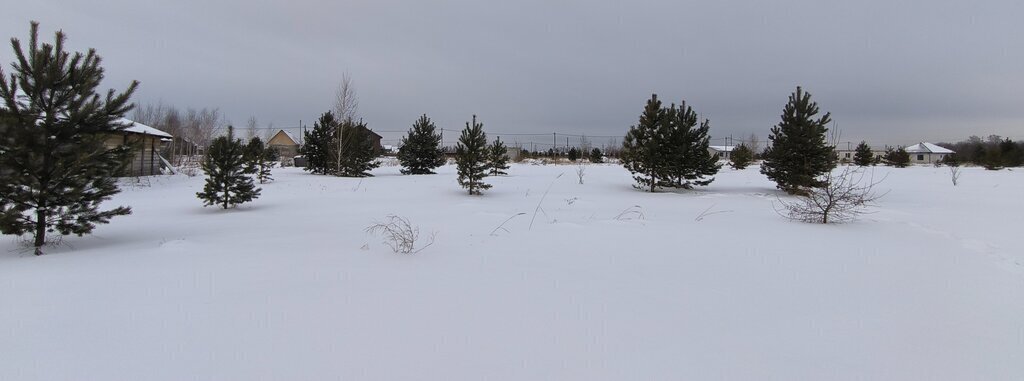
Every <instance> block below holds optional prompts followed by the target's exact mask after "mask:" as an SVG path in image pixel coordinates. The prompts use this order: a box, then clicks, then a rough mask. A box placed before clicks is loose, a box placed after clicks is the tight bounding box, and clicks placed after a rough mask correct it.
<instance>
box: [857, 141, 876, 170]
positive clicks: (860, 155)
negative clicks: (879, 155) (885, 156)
mask: <svg viewBox="0 0 1024 381" xmlns="http://www.w3.org/2000/svg"><path fill="white" fill-rule="evenodd" d="M874 160H875V154H874V153H872V152H871V146H869V145H868V142H865V141H861V142H860V144H858V145H857V149H856V151H855V153H854V154H853V163H854V164H856V165H859V166H861V167H866V166H869V165H872V164H873V162H874Z"/></svg>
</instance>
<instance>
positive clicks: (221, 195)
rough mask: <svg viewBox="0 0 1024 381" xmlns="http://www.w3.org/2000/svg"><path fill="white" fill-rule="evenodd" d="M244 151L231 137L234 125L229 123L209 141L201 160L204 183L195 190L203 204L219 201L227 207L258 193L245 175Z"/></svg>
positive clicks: (253, 197) (251, 198) (256, 195)
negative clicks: (226, 132) (226, 127)
mask: <svg viewBox="0 0 1024 381" xmlns="http://www.w3.org/2000/svg"><path fill="white" fill-rule="evenodd" d="M245 154H246V146H245V145H243V144H242V141H241V140H240V139H235V131H234V128H232V127H230V126H229V127H228V135H227V136H221V137H218V138H216V139H214V140H213V143H210V147H209V148H207V149H206V156H205V157H204V158H203V162H202V168H203V172H205V173H206V176H207V177H206V185H205V186H203V191H202V192H198V193H196V196H197V197H199V199H201V200H203V204H204V206H210V205H219V206H220V207H222V208H224V209H227V208H230V207H232V206H235V205H238V204H241V203H244V202H249V201H252V200H254V199H256V198H257V197H259V195H260V189H259V188H256V185H255V184H253V181H252V178H251V177H249V176H248V173H249V172H248V170H247V169H246V167H247V165H246V164H247V163H246V157H245Z"/></svg>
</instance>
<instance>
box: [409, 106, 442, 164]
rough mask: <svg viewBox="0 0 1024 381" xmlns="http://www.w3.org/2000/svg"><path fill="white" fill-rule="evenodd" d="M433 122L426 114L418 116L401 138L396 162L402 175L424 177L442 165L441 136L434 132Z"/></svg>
mask: <svg viewBox="0 0 1024 381" xmlns="http://www.w3.org/2000/svg"><path fill="white" fill-rule="evenodd" d="M435 130H436V128H435V126H434V122H431V121H430V118H428V117H427V115H426V114H423V115H422V116H420V118H419V119H417V120H416V122H415V123H413V125H412V128H411V129H409V133H408V135H407V136H405V137H403V138H402V146H401V147H400V148H398V161H399V162H400V163H401V164H402V170H401V172H402V174H404V175H426V174H432V173H434V168H437V167H440V166H442V165H444V162H445V158H444V151H442V150H441V134H439V133H436V132H435Z"/></svg>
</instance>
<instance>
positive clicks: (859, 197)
mask: <svg viewBox="0 0 1024 381" xmlns="http://www.w3.org/2000/svg"><path fill="white" fill-rule="evenodd" d="M864 176H865V175H864V171H863V170H861V169H851V167H843V170H842V171H841V172H839V173H831V172H830V173H828V174H825V175H823V176H821V177H820V178H819V179H818V181H819V183H821V184H822V186H821V187H819V188H806V189H803V190H802V191H801V192H799V193H798V196H797V198H796V199H795V200H792V201H787V200H782V199H779V203H780V204H782V210H777V211H778V212H779V213H780V214H782V215H783V216H785V217H786V218H789V219H791V220H795V221H802V222H811V223H822V224H827V223H838V222H849V221H853V220H855V219H857V217H859V216H860V215H862V214H864V213H866V212H867V209H868V208H869V207H871V206H873V205H874V202H875V201H876V200H878V199H879V198H880V197H882V196H883V195H879V194H877V193H876V192H875V191H874V187H875V186H876V185H878V184H879V183H881V180H878V181H874V179H873V178H871V177H869V178H867V179H865V178H864Z"/></svg>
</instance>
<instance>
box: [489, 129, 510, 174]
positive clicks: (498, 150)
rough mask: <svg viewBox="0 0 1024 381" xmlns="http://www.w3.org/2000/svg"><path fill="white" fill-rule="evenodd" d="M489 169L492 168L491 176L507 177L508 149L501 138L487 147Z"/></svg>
mask: <svg viewBox="0 0 1024 381" xmlns="http://www.w3.org/2000/svg"><path fill="white" fill-rule="evenodd" d="M487 167H488V168H490V175H491V176H498V175H507V174H508V173H506V172H505V170H507V169H508V148H507V147H505V143H502V142H501V138H497V139H495V140H494V142H493V143H491V145H490V146H489V147H487Z"/></svg>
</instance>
